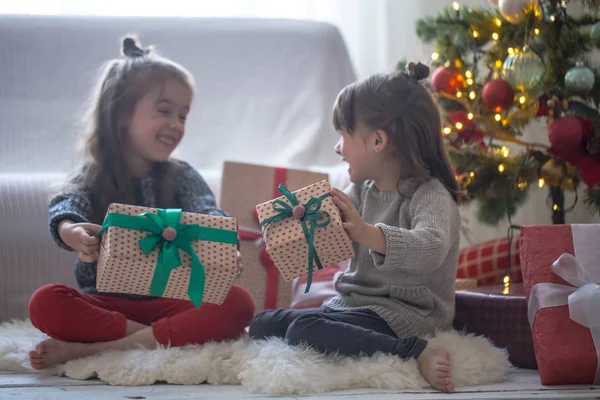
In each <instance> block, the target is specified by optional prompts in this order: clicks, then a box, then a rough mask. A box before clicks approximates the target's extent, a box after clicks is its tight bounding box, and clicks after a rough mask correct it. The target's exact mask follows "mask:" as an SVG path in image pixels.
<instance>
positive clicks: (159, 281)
mask: <svg viewBox="0 0 600 400" xmlns="http://www.w3.org/2000/svg"><path fill="white" fill-rule="evenodd" d="M157 213H158V214H153V213H149V212H146V213H143V214H140V215H137V216H133V215H123V214H117V213H110V214H108V215H107V216H106V219H105V220H104V224H103V225H102V229H101V230H100V231H99V232H98V233H97V234H96V236H98V237H100V236H102V234H103V233H104V232H105V231H106V230H107V229H108V228H109V227H111V226H114V227H119V228H124V229H134V230H138V231H144V232H150V233H151V234H150V235H148V236H146V237H144V238H142V239H140V240H139V241H138V244H139V245H140V247H141V249H142V251H143V252H144V254H148V253H150V252H151V251H152V250H154V249H156V248H157V247H158V248H159V249H160V250H159V252H158V259H157V261H156V269H155V271H154V276H153V277H152V283H151V284H150V296H157V297H159V296H162V295H163V293H164V292H165V289H166V287H167V283H168V282H169V276H170V275H171V271H172V270H173V269H175V268H177V267H179V266H181V258H180V256H179V249H181V250H183V251H185V252H186V253H188V254H189V255H190V257H191V258H192V268H191V271H190V283H189V286H188V297H189V298H190V300H191V301H192V303H194V305H195V306H196V307H198V308H200V304H202V297H203V295H204V286H205V281H206V276H205V271H204V266H203V265H202V262H201V261H200V259H199V258H198V256H197V255H196V252H195V251H194V248H193V247H192V244H191V242H192V241H194V240H209V241H211V242H219V243H226V244H237V243H238V237H237V232H235V231H228V230H223V229H217V228H207V227H205V226H200V225H198V224H182V223H179V220H180V219H181V213H182V210H181V209H161V208H158V209H157ZM166 228H173V229H174V230H175V232H176V233H177V235H176V236H175V238H174V239H173V240H166V239H165V238H164V237H163V231H164V230H165V229H166Z"/></svg>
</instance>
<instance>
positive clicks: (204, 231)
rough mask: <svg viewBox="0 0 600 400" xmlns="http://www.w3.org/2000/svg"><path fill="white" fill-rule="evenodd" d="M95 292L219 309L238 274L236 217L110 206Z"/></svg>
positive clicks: (105, 224) (120, 205) (102, 232)
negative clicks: (136, 295)
mask: <svg viewBox="0 0 600 400" xmlns="http://www.w3.org/2000/svg"><path fill="white" fill-rule="evenodd" d="M99 236H101V237H102V242H101V247H100V258H99V260H98V272H97V279H96V281H97V290H98V291H99V292H108V293H127V294H139V295H148V296H157V297H168V298H174V299H184V300H187V299H189V300H191V301H192V302H193V303H194V304H195V305H196V306H197V307H200V305H201V303H203V302H206V303H213V304H221V303H222V302H223V301H224V300H225V297H226V296H227V294H228V293H229V290H230V288H231V286H232V284H233V281H234V280H235V278H236V274H237V260H236V258H237V243H238V238H237V223H236V220H235V218H225V217H215V216H211V215H203V214H193V213H186V212H182V211H181V210H179V209H154V208H145V207H137V206H129V205H122V204H111V205H110V207H109V209H108V213H107V215H106V219H105V221H104V224H103V227H102V230H101V231H100V232H99Z"/></svg>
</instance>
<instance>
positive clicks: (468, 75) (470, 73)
mask: <svg viewBox="0 0 600 400" xmlns="http://www.w3.org/2000/svg"><path fill="white" fill-rule="evenodd" d="M465 76H466V77H467V78H469V79H471V78H472V77H473V73H472V72H471V71H467V72H465Z"/></svg>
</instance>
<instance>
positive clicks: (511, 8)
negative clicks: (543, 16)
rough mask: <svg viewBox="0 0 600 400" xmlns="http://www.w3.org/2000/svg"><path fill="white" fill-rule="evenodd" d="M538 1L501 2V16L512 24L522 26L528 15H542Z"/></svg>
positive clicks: (502, 0)
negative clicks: (532, 13)
mask: <svg viewBox="0 0 600 400" xmlns="http://www.w3.org/2000/svg"><path fill="white" fill-rule="evenodd" d="M537 4H538V2H537V1H536V0H499V1H498V9H499V10H500V14H502V16H503V17H504V18H505V19H506V20H507V21H508V22H510V23H511V24H520V23H522V22H524V21H525V19H526V17H527V14H528V13H531V12H534V13H536V15H538V14H540V13H539V10H538V6H537Z"/></svg>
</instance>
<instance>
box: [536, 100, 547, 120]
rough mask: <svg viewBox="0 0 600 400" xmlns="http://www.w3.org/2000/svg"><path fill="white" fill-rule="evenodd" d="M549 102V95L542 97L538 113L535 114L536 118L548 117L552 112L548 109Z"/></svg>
mask: <svg viewBox="0 0 600 400" xmlns="http://www.w3.org/2000/svg"><path fill="white" fill-rule="evenodd" d="M548 100H550V96H548V95H547V94H544V95H542V96H541V97H540V98H539V99H538V101H539V106H538V111H537V113H536V114H535V116H536V118H537V117H545V116H547V115H548V112H549V111H550V107H548Z"/></svg>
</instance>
